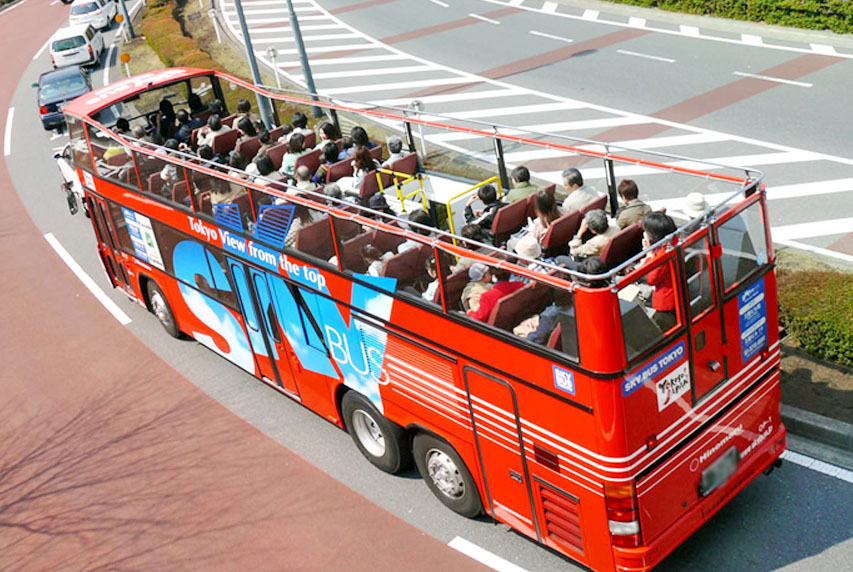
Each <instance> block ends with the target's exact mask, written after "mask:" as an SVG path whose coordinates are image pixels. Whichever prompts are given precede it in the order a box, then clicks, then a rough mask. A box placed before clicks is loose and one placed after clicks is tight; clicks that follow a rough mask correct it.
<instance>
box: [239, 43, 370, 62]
mask: <svg viewBox="0 0 853 572" xmlns="http://www.w3.org/2000/svg"><path fill="white" fill-rule="evenodd" d="M378 47H380V46H378V45H376V44H344V45H338V46H320V47H318V48H309V47H306V48H305V53H307V54H323V53H326V52H341V51H350V50H372V49H374V48H378ZM278 53H279V54H298V53H299V50H298V49H297V48H288V49H286V50H278ZM255 54H257V55H259V56H265V55H266V50H255ZM312 65H313V64H312Z"/></svg>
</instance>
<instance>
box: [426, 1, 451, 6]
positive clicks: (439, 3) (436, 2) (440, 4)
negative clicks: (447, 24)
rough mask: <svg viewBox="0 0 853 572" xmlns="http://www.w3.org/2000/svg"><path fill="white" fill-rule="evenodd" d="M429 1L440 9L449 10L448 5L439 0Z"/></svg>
mask: <svg viewBox="0 0 853 572" xmlns="http://www.w3.org/2000/svg"><path fill="white" fill-rule="evenodd" d="M429 1H430V2H432V3H433V4H438V5H439V6H441V7H442V8H450V4H445V3H444V2H442V1H441V0H429Z"/></svg>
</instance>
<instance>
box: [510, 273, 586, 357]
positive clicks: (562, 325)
mask: <svg viewBox="0 0 853 572" xmlns="http://www.w3.org/2000/svg"><path fill="white" fill-rule="evenodd" d="M526 288H530V286H529V285H528V286H526ZM536 289H537V290H538V291H539V294H538V295H537V296H535V297H531V298H530V300H529V302H530V305H529V306H526V304H527V303H528V301H527V300H525V299H524V296H525V293H524V292H523V290H524V289H523V288H522V290H519V292H518V293H515V294H513V295H512V296H511V297H507V299H506V300H503V299H502V300H501V305H503V304H506V302H507V301H509V302H512V298H514V297H520V298H521V299H520V301H517V302H516V305H519V302H520V304H521V311H522V314H521V315H523V314H527V313H530V312H531V311H532V312H534V313H533V314H532V315H531V316H530V317H528V318H525V319H522V320H521V321H520V322H518V324H517V325H516V326H515V327H514V328H513V330H512V331H513V333H514V334H515V335H517V336H520V337H522V338H524V339H526V340H527V341H528V342H532V343H534V344H537V345H540V346H545V347H548V348H551V349H552V350H557V351H559V352H562V353H564V354H565V355H566V356H567V357H568V358H569V359H571V360H572V361H578V357H579V353H578V330H577V318H576V316H575V304H574V294H573V293H572V292H571V291H570V290H569V289H568V288H555V287H553V286H549V285H546V284H541V285H539V286H538V288H536ZM543 305H544V308H542V310H541V311H539V312H536V310H537V309H538V308H540V307H542V306H543ZM519 317H520V316H519ZM516 320H517V318H516ZM514 321H515V320H514Z"/></svg>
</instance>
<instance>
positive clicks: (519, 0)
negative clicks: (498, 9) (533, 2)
mask: <svg viewBox="0 0 853 572" xmlns="http://www.w3.org/2000/svg"><path fill="white" fill-rule="evenodd" d="M522 4H524V0H509V3H508V4H507V5H508V6H513V7H516V8H517V7H518V6H521V5H522Z"/></svg>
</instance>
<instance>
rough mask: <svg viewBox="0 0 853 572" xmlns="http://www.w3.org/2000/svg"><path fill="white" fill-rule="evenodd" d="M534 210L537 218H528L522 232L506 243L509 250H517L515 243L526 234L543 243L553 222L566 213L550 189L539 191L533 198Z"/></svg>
mask: <svg viewBox="0 0 853 572" xmlns="http://www.w3.org/2000/svg"><path fill="white" fill-rule="evenodd" d="M533 210H534V212H535V213H536V218H533V219H527V226H525V227H524V229H523V231H522V232H518V233H516V234H514V235H512V236H511V237H510V238H509V240H508V241H507V243H506V248H507V250H515V245H516V244H517V243H518V241H519V240H520V239H521V238H522V237H525V236H532V237H533V239H534V240H536V242H538V243H541V242H542V239H543V238H545V234H546V233H547V232H548V228H549V227H550V226H551V223H552V222H554V221H555V220H557V219H558V218H560V217H561V216H563V215H564V214H566V213H565V212H564V211H563V210H562V209H560V207H558V206H557V202H556V200H555V199H554V195H552V194H551V193H549V192H548V191H538V192H537V193H536V196H535V197H534V199H533Z"/></svg>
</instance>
